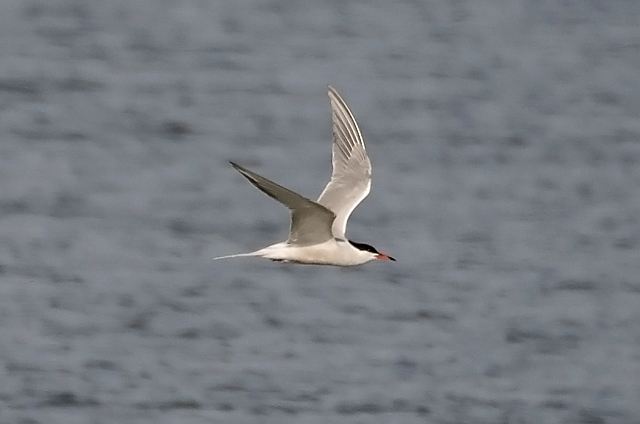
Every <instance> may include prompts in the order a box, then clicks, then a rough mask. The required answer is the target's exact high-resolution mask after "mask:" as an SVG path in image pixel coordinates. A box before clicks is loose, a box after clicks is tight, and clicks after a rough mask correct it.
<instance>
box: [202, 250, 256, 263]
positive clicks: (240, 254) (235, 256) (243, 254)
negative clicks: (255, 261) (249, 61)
mask: <svg viewBox="0 0 640 424" xmlns="http://www.w3.org/2000/svg"><path fill="white" fill-rule="evenodd" d="M245 256H260V254H259V253H258V252H257V251H256V252H249V253H236V254H235V255H225V256H218V257H216V258H213V260H214V261H217V260H218V259H229V258H242V257H245Z"/></svg>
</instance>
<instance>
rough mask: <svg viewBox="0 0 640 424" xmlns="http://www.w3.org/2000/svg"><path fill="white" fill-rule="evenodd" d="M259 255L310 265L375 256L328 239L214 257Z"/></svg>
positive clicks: (358, 262) (344, 262) (345, 262)
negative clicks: (307, 243) (304, 244)
mask: <svg viewBox="0 0 640 424" xmlns="http://www.w3.org/2000/svg"><path fill="white" fill-rule="evenodd" d="M242 256H259V257H262V258H266V259H271V260H272V261H278V262H293V263H298V264H312V265H336V266H354V265H362V264H365V263H367V262H369V261H372V260H374V259H376V258H375V254H373V253H371V252H368V251H363V250H360V249H357V248H355V247H353V246H352V245H351V244H350V243H349V242H348V241H347V240H338V239H330V240H327V241H325V242H322V243H317V244H312V245H309V246H297V245H295V244H291V243H288V242H286V241H284V242H280V243H275V244H272V245H271V246H267V247H265V248H262V249H260V250H256V251H255V252H250V253H239V254H236V255H228V256H221V257H219V258H215V259H225V258H237V257H242Z"/></svg>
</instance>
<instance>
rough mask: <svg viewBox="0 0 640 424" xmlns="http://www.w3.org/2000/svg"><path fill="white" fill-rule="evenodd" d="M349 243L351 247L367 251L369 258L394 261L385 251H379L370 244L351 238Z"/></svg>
mask: <svg viewBox="0 0 640 424" xmlns="http://www.w3.org/2000/svg"><path fill="white" fill-rule="evenodd" d="M349 243H351V245H352V246H353V247H355V248H356V249H358V250H360V251H361V252H367V253H369V254H370V255H371V260H376V261H395V260H396V259H395V258H394V257H393V256H390V255H387V254H386V253H384V252H381V251H379V250H378V249H376V248H375V247H373V246H371V245H370V244H366V243H358V242H355V241H351V240H349Z"/></svg>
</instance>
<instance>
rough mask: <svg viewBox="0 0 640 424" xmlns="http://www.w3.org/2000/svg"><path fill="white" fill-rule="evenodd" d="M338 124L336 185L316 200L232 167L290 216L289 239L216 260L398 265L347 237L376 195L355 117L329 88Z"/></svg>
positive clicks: (335, 132) (334, 149) (332, 183)
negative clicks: (355, 216)
mask: <svg viewBox="0 0 640 424" xmlns="http://www.w3.org/2000/svg"><path fill="white" fill-rule="evenodd" d="M329 99H330V100H331V111H332V114H331V117H332V122H333V147H332V150H331V152H332V156H331V157H332V164H333V173H332V174H331V180H330V181H329V183H328V184H327V186H326V187H325V189H324V190H323V191H322V194H320V197H319V198H318V200H317V201H315V202H314V201H313V200H310V199H307V198H306V197H303V196H301V195H299V194H298V193H296V192H294V191H292V190H289V189H287V188H285V187H283V186H281V185H279V184H276V183H274V182H273V181H271V180H269V179H267V178H265V177H263V176H261V175H258V174H256V173H255V172H252V171H250V170H248V169H246V168H244V167H242V166H240V165H238V164H235V163H233V162H231V165H232V166H233V167H234V168H235V169H236V170H237V171H238V172H240V173H241V174H242V175H243V176H244V177H245V178H246V179H247V180H249V182H251V184H253V185H254V186H256V187H257V188H258V189H259V190H261V191H263V192H264V193H265V194H267V195H268V196H270V197H272V198H274V199H275V200H277V201H279V202H281V203H282V204H284V205H285V206H287V207H288V208H289V210H290V211H291V227H290V230H289V238H288V239H287V241H285V242H281V243H276V244H272V245H270V246H267V247H265V248H262V249H260V250H256V251H255V252H249V253H239V254H236V255H227V256H220V257H217V258H214V259H225V258H236V257H244V256H259V257H262V258H266V259H271V260H274V261H281V262H294V263H301V264H317V265H336V266H353V265H361V264H364V263H367V262H370V261H372V260H381V261H385V260H386V261H388V260H391V261H395V259H394V258H392V257H391V256H389V255H387V254H385V253H383V252H379V251H378V250H376V249H375V248H374V247H373V246H370V245H368V244H364V243H356V242H353V241H350V240H348V239H347V238H346V228H347V221H348V219H349V216H350V215H351V212H353V210H354V209H355V208H356V206H358V204H359V203H360V202H361V201H362V200H363V199H364V198H365V197H367V195H368V194H369V191H370V190H371V161H370V160H369V156H368V155H367V152H366V149H365V146H364V140H363V138H362V134H361V133H360V129H359V128H358V124H357V123H356V120H355V117H354V116H353V114H352V113H351V111H350V110H349V107H348V106H347V104H346V103H345V101H344V100H343V99H342V97H340V94H338V92H337V91H336V90H335V89H334V88H333V87H331V86H329Z"/></svg>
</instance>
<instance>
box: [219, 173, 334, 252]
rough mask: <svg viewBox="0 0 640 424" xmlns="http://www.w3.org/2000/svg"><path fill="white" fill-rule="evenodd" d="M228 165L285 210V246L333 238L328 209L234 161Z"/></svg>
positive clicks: (330, 214) (308, 243)
mask: <svg viewBox="0 0 640 424" xmlns="http://www.w3.org/2000/svg"><path fill="white" fill-rule="evenodd" d="M230 163H231V166H233V167H234V168H235V169H236V170H237V171H238V172H240V173H241V174H242V175H243V176H244V177H245V178H246V179H247V180H249V182H250V183H251V184H253V185H254V186H256V187H257V188H258V189H259V190H261V191H262V192H264V193H265V194H267V195H268V196H269V197H272V198H274V199H275V200H277V201H278V202H280V203H282V204H283V205H285V206H286V207H288V208H289V210H290V211H291V227H290V230H289V239H288V240H287V242H288V243H292V244H297V245H310V244H316V243H322V242H323V241H326V240H329V239H331V238H332V237H333V235H332V233H331V224H332V223H333V220H334V218H335V214H334V213H333V212H332V211H331V210H329V209H327V208H326V207H325V206H322V205H320V204H318V203H316V202H314V201H313V200H309V199H307V198H306V197H303V196H301V195H299V194H298V193H296V192H294V191H292V190H289V189H288V188H285V187H283V186H281V185H279V184H276V183H274V182H273V181H271V180H269V179H267V178H265V177H263V176H261V175H258V174H256V173H255V172H252V171H250V170H248V169H247V168H244V167H242V166H240V165H238V164H236V163H234V162H230Z"/></svg>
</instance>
